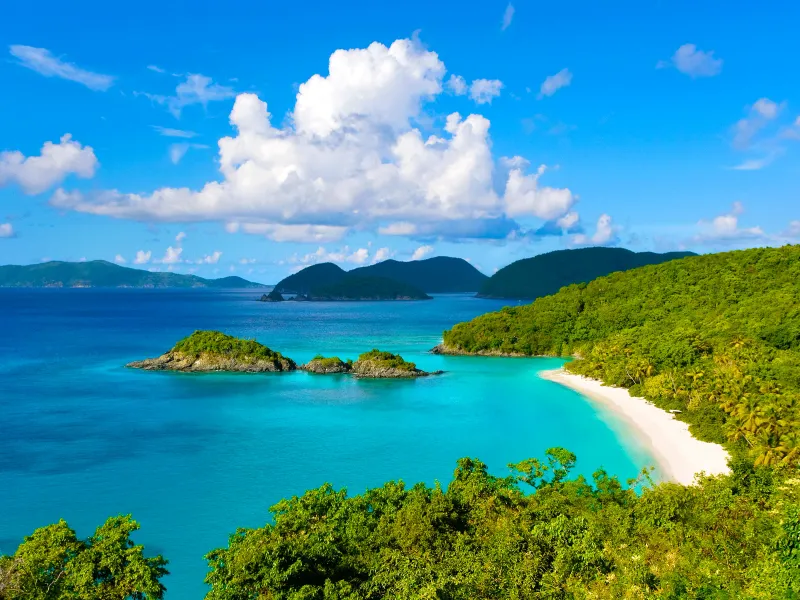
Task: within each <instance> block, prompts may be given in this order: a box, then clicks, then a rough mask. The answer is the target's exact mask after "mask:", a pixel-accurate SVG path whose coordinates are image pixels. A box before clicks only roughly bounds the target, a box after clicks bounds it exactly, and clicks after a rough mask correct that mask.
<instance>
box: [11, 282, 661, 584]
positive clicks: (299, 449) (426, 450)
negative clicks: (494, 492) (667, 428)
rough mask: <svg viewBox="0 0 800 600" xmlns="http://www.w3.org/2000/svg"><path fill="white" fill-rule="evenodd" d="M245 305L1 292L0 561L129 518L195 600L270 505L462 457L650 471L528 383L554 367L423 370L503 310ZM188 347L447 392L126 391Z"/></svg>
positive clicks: (430, 469) (443, 476)
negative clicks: (572, 456)
mask: <svg viewBox="0 0 800 600" xmlns="http://www.w3.org/2000/svg"><path fill="white" fill-rule="evenodd" d="M258 296H259V294H258V293H257V291H253V290H242V291H225V292H220V291H213V292H211V291H197V290H180V291H172V290H170V291H162V290H86V289H79V290H0V332H2V335H0V415H2V417H0V553H11V552H13V551H14V550H15V549H16V547H17V545H18V544H19V543H20V542H21V540H22V536H23V535H27V534H30V533H31V532H32V531H33V529H35V528H36V527H40V526H43V525H46V524H48V523H52V522H54V521H57V520H58V519H59V518H64V519H66V520H67V521H68V522H69V523H70V525H71V526H72V527H73V528H75V529H76V530H77V531H78V534H79V535H81V536H86V535H89V534H90V533H91V532H92V531H93V530H94V528H95V527H96V526H98V525H99V524H101V523H102V522H103V521H104V520H105V518H107V517H108V516H110V515H112V514H120V513H123V514H126V513H132V514H133V516H134V518H136V520H138V521H139V522H140V523H141V525H142V529H141V530H140V531H139V532H137V533H136V534H135V540H136V541H137V542H138V543H143V544H144V545H145V546H146V549H147V551H148V553H151V554H155V553H163V554H164V556H165V557H166V558H168V559H169V561H170V565H169V569H170V571H171V573H172V574H171V575H169V576H168V577H167V578H166V580H165V584H166V586H167V588H168V593H167V598H168V600H183V599H198V598H202V596H203V594H204V593H205V589H206V588H205V586H204V584H203V577H204V576H205V573H206V564H205V561H204V560H203V555H204V554H205V553H206V552H208V551H209V550H212V549H213V548H216V547H219V546H222V545H225V544H226V542H227V536H228V535H229V534H230V533H232V532H233V531H234V530H235V529H236V527H239V526H247V527H257V526H261V525H263V524H264V523H265V522H267V521H268V519H269V513H268V508H269V507H270V506H271V505H272V504H274V503H275V502H276V501H277V500H279V499H280V498H281V497H284V496H289V495H293V494H300V493H302V492H303V491H304V490H306V489H308V488H311V487H316V486H319V485H321V484H322V483H324V482H326V481H327V482H331V483H333V484H334V485H335V486H337V487H347V488H348V490H349V491H350V492H351V493H359V492H361V491H363V490H364V489H365V488H366V487H367V486H377V485H380V484H382V483H383V482H384V481H386V480H388V479H403V480H405V481H406V482H417V481H424V482H427V483H429V484H430V483H433V482H434V481H436V480H439V481H441V482H442V483H447V482H448V481H449V480H450V478H451V474H452V471H453V469H454V467H455V461H456V459H458V458H459V457H462V456H473V457H478V458H480V459H481V460H482V461H484V462H486V463H487V464H488V465H489V468H490V470H491V471H492V472H493V473H496V474H500V475H503V474H506V473H507V469H506V465H507V464H508V463H510V462H517V461H520V460H522V459H525V458H528V457H532V456H541V455H542V453H543V452H544V450H545V449H546V448H548V447H551V446H557V445H558V446H565V447H567V448H569V449H570V450H572V451H573V452H575V453H576V454H577V455H578V467H577V469H578V471H580V472H582V473H585V474H586V475H590V474H591V473H592V471H594V470H595V469H596V468H597V467H599V466H603V467H605V468H606V469H607V470H609V471H610V472H612V473H615V474H618V475H620V477H622V478H627V477H633V476H635V475H636V474H637V472H638V471H639V470H640V469H641V468H642V467H643V466H646V465H650V464H652V463H653V460H652V458H651V457H650V456H649V454H648V453H647V451H646V450H645V449H643V448H642V447H639V446H637V445H635V444H636V442H635V440H634V439H633V438H631V437H630V436H625V439H624V441H623V439H622V437H620V436H619V434H620V433H621V432H623V431H624V427H625V425H624V424H622V423H620V422H618V421H616V420H615V419H614V417H613V416H612V415H609V414H607V413H605V412H601V410H600V409H598V408H596V407H595V406H594V405H592V404H591V403H590V402H589V401H587V400H585V399H583V398H582V397H581V396H580V395H578V394H576V393H575V392H573V391H571V390H568V389H566V388H563V387H561V386H559V385H557V384H555V383H551V382H548V381H544V380H542V379H540V378H539V377H538V376H537V372H538V371H539V370H542V369H551V368H555V367H558V366H559V365H560V364H562V362H563V361H561V360H558V359H513V358H477V357H444V356H436V355H431V354H428V353H427V350H429V349H430V348H431V347H432V346H434V345H435V344H436V343H438V342H439V341H440V340H441V333H442V331H443V330H444V329H446V328H448V327H450V326H452V325H453V324H455V323H457V322H459V321H463V320H467V319H470V318H472V317H474V316H476V315H479V314H482V313H484V312H488V311H491V310H496V309H498V308H500V307H501V306H502V305H503V302H502V301H496V300H481V299H476V298H472V297H469V296H465V295H442V296H437V297H436V298H435V299H434V300H432V301H425V302H384V303H381V302H374V303H294V302H287V303H283V304H265V303H260V302H255V301H254V300H255V299H256V298H257V297H258ZM194 329H220V330H223V331H225V332H226V333H230V334H232V335H237V336H245V337H255V338H256V339H258V340H259V341H260V342H262V343H264V344H267V345H268V346H270V347H271V348H273V349H275V350H279V351H281V352H282V353H284V354H285V355H287V356H289V357H291V358H293V359H294V360H296V361H297V362H298V363H300V362H304V361H306V360H308V359H310V358H311V357H312V356H313V355H314V354H317V353H322V354H325V355H333V354H335V355H338V356H340V357H341V358H353V359H355V358H356V357H357V355H358V354H359V353H360V352H363V351H365V350H369V349H372V348H375V347H377V348H380V349H381V350H389V351H392V352H399V353H401V354H402V355H403V357H404V358H406V359H407V360H412V361H414V362H416V363H417V365H418V366H419V367H421V368H423V369H426V370H434V369H443V370H445V371H446V373H445V374H444V375H441V376H437V377H430V378H426V379H420V380H416V381H364V380H355V379H353V378H350V377H347V376H317V375H309V374H306V373H300V372H298V373H290V374H267V375H246V374H245V375H227V374H209V375H197V374H179V373H153V372H141V371H134V370H129V369H125V368H123V366H122V365H124V364H125V363H127V362H129V361H131V360H135V359H139V358H143V357H150V356H156V355H158V354H161V353H162V352H163V351H165V350H167V349H168V348H169V347H171V346H172V344H173V343H174V342H175V341H177V340H178V339H179V338H181V337H183V336H185V335H187V334H189V333H191V332H192V331H193V330H194Z"/></svg>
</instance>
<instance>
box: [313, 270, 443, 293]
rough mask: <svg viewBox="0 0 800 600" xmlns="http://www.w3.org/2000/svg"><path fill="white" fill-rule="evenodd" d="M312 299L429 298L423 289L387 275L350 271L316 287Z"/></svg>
mask: <svg viewBox="0 0 800 600" xmlns="http://www.w3.org/2000/svg"><path fill="white" fill-rule="evenodd" d="M309 298H310V299H311V300H396V299H412V300H429V299H430V296H428V295H427V294H426V293H425V292H423V291H422V290H420V289H418V288H416V287H414V286H412V285H409V284H407V283H403V282H400V281H395V280H394V279H387V278H386V277H361V276H356V275H350V274H349V273H348V274H347V275H346V276H345V277H343V278H342V279H341V280H340V281H338V282H336V283H332V284H329V285H325V286H317V287H314V288H313V289H312V290H311V292H310V293H309Z"/></svg>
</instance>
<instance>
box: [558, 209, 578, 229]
mask: <svg viewBox="0 0 800 600" xmlns="http://www.w3.org/2000/svg"><path fill="white" fill-rule="evenodd" d="M578 221H580V216H579V215H578V213H577V212H575V211H572V212H568V213H567V214H565V215H564V216H563V217H561V218H560V219H557V220H556V225H558V226H559V227H561V229H567V230H568V229H571V228H572V227H574V226H575V225H577V224H578Z"/></svg>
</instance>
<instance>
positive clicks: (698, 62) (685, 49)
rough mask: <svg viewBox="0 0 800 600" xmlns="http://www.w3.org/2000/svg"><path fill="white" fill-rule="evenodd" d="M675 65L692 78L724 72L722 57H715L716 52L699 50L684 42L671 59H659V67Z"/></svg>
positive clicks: (657, 66)
mask: <svg viewBox="0 0 800 600" xmlns="http://www.w3.org/2000/svg"><path fill="white" fill-rule="evenodd" d="M670 65H672V66H674V67H675V68H676V69H678V71H680V72H681V73H684V74H686V75H688V76H689V77H692V78H697V77H713V76H714V75H719V74H720V73H721V72H722V59H721V58H714V52H713V51H709V52H704V51H702V50H698V48H697V46H695V45H694V44H684V45H683V46H681V47H680V48H678V49H677V50H676V51H675V54H673V55H672V58H671V59H670V60H669V61H663V60H662V61H659V62H658V64H657V65H656V68H657V69H663V68H665V67H668V66H670Z"/></svg>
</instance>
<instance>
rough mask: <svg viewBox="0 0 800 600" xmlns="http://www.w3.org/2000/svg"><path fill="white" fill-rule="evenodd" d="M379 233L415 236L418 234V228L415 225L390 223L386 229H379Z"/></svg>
mask: <svg viewBox="0 0 800 600" xmlns="http://www.w3.org/2000/svg"><path fill="white" fill-rule="evenodd" d="M378 233H380V234H381V235H414V234H415V233H417V226H416V225H414V224H413V223H408V222H404V221H401V222H399V223H390V224H389V225H387V226H385V227H379V228H378Z"/></svg>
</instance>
